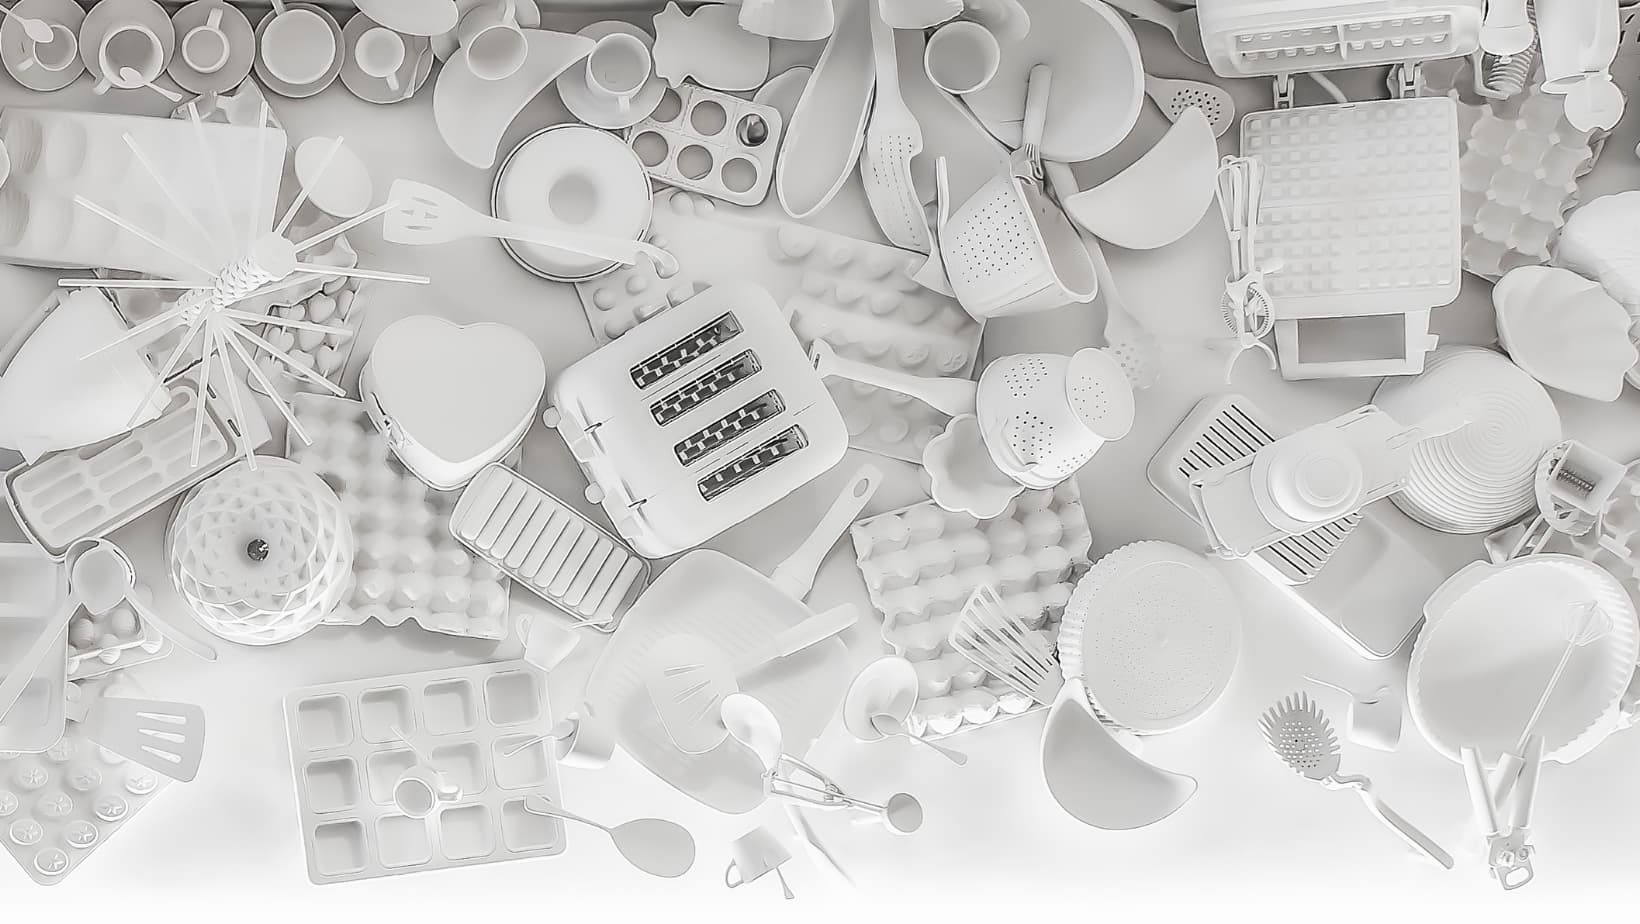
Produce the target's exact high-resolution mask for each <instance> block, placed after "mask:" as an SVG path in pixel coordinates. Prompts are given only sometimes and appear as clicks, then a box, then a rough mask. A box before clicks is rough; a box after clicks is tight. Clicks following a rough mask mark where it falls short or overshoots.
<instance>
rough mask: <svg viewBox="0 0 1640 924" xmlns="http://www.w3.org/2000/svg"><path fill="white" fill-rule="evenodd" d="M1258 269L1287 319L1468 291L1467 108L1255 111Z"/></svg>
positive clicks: (1412, 303)
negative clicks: (1463, 188) (1464, 253)
mask: <svg viewBox="0 0 1640 924" xmlns="http://www.w3.org/2000/svg"><path fill="white" fill-rule="evenodd" d="M1241 150H1242V153H1243V154H1245V155H1247V156H1249V157H1258V158H1260V159H1261V160H1263V161H1264V164H1265V167H1266V171H1265V182H1264V191H1263V204H1262V206H1261V207H1260V209H1259V215H1258V238H1257V246H1256V254H1255V257H1256V262H1257V263H1258V265H1260V266H1272V267H1273V266H1280V267H1281V269H1280V271H1279V272H1275V273H1272V274H1271V275H1270V276H1268V277H1266V279H1265V285H1266V287H1267V288H1268V289H1269V293H1270V295H1271V296H1272V297H1273V299H1274V303H1275V308H1274V311H1275V317H1276V320H1278V321H1288V320H1298V319H1306V318H1342V317H1359V316H1363V315H1381V314H1402V313H1405V312H1409V311H1418V310H1422V309H1427V308H1438V307H1440V306H1442V305H1446V304H1448V303H1450V302H1451V301H1452V300H1453V299H1455V298H1457V296H1458V288H1459V285H1460V276H1461V275H1462V274H1461V272H1460V265H1459V257H1458V253H1459V247H1460V244H1461V238H1462V223H1461V221H1460V219H1459V205H1460V197H1459V186H1458V128H1457V107H1456V105H1455V104H1454V103H1453V101H1452V100H1449V99H1445V98H1443V97H1431V98H1406V99H1389V100H1377V101H1373V102H1361V103H1341V104H1338V105H1333V106H1310V107H1305V108H1301V109H1277V110H1269V111H1265V112H1253V113H1249V114H1248V115H1247V116H1245V117H1244V118H1243V119H1242V121H1241Z"/></svg>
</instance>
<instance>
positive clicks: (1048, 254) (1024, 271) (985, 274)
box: [938, 65, 1098, 319]
mask: <svg viewBox="0 0 1640 924" xmlns="http://www.w3.org/2000/svg"><path fill="white" fill-rule="evenodd" d="M1051 82H1052V71H1051V70H1050V69H1049V68H1047V67H1046V66H1043V65H1038V66H1037V67H1036V68H1035V69H1034V70H1032V71H1031V80H1030V84H1029V87H1028V88H1027V90H1026V99H1025V127H1024V138H1025V143H1024V144H1023V145H1022V146H1021V147H1020V149H1019V150H1018V151H1016V152H1015V154H1014V157H1013V162H1012V165H1011V169H1010V170H1009V171H1008V172H1006V173H1002V174H998V175H997V176H996V177H995V178H993V179H992V180H991V181H990V182H988V183H986V184H985V185H984V186H981V187H980V188H979V190H978V191H976V192H975V193H974V194H973V196H971V197H970V198H969V199H968V201H967V202H964V203H963V204H962V205H961V206H960V207H958V208H957V210H956V212H955V214H953V215H951V216H950V217H949V218H948V219H947V220H945V221H944V222H942V223H941V226H940V228H939V229H938V243H939V248H940V255H941V257H942V259H943V261H944V263H945V272H946V275H947V277H948V278H949V280H950V283H951V290H952V291H953V292H955V293H956V296H957V301H958V302H960V303H961V304H962V307H963V308H964V309H966V310H967V311H968V313H969V314H971V315H973V316H974V317H976V318H980V319H985V318H992V317H1002V316H1005V315H1015V314H1026V313H1029V312H1032V311H1043V310H1046V309H1049V308H1059V307H1061V306H1064V305H1068V304H1071V303H1072V302H1091V301H1093V299H1094V295H1095V294H1096V293H1097V291H1098V279H1097V276H1096V274H1095V271H1094V267H1093V259H1092V258H1091V257H1089V256H1088V250H1087V247H1086V246H1084V245H1083V243H1082V238H1081V236H1080V235H1078V234H1077V232H1076V228H1075V227H1073V226H1072V225H1071V222H1070V219H1069V218H1067V217H1066V216H1065V213H1064V212H1063V211H1062V210H1061V209H1060V208H1059V206H1058V205H1057V204H1056V203H1055V202H1054V201H1053V200H1052V199H1051V198H1049V196H1048V194H1047V191H1046V190H1045V189H1044V188H1043V180H1042V177H1043V173H1042V162H1041V160H1040V159H1039V158H1038V155H1037V152H1038V150H1039V148H1038V146H1039V145H1040V144H1041V141H1042V129H1043V121H1044V119H1045V118H1046V117H1047V108H1048V90H1049V85H1050V84H1051Z"/></svg>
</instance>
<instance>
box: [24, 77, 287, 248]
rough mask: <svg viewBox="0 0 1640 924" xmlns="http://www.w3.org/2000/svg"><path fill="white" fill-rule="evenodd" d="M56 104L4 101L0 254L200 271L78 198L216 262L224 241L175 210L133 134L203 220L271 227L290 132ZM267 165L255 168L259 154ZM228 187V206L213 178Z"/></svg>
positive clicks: (208, 225) (238, 226)
mask: <svg viewBox="0 0 1640 924" xmlns="http://www.w3.org/2000/svg"><path fill="white" fill-rule="evenodd" d="M201 133H202V134H203V135H204V139H205V140H204V142H203V144H201V142H200V141H199V137H198V136H197V135H196V134H195V130H194V127H193V126H192V125H191V124H190V123H188V122H186V121H182V120H175V119H152V118H144V117H140V116H127V115H112V114H107V113H97V112H77V111H76V112H69V111H63V110H53V109H16V108H8V109H5V110H4V111H0V139H3V140H4V142H5V146H6V150H7V151H8V152H10V154H11V175H10V176H9V177H8V178H7V179H6V183H5V187H4V189H3V190H0V259H5V260H6V261H7V262H13V263H27V264H35V265H39V266H90V267H105V268H109V269H122V270H135V271H139V272H144V273H154V274H158V275H162V276H164V277H166V278H173V279H192V278H197V277H198V275H199V271H198V270H196V269H194V268H192V267H190V266H189V265H188V264H187V263H186V262H183V261H181V260H178V259H177V258H176V257H173V256H171V255H169V254H167V253H165V252H164V251H163V250H161V249H159V248H158V247H155V246H154V245H152V244H149V243H147V242H146V241H143V240H142V239H140V238H138V237H137V236H136V235H134V234H130V233H128V232H126V231H123V230H121V229H120V228H118V227H116V226H115V225H114V224H113V223H111V222H109V221H108V220H107V219H105V218H102V217H100V216H98V215H96V214H93V213H92V212H90V211H89V210H87V209H84V208H82V207H80V206H78V205H75V204H74V197H75V196H76V195H79V196H84V197H85V198H87V199H89V200H91V201H92V202H95V203H96V204H97V205H100V206H102V207H103V208H105V209H107V210H108V211H110V212H113V213H114V214H116V215H119V216H120V217H121V218H124V219H126V220H127V221H130V222H134V223H135V224H137V225H138V226H139V227H141V228H142V229H143V230H145V231H147V232H149V233H150V234H152V235H154V236H155V237H157V238H159V239H161V240H164V241H167V242H169V243H171V244H172V245H173V246H175V247H177V248H179V249H181V251H182V252H183V253H185V254H189V255H191V256H193V257H194V258H195V259H199V260H201V262H203V263H204V264H205V265H206V266H212V265H214V264H213V261H212V260H211V259H209V257H210V255H211V254H212V253H214V252H216V251H217V249H218V248H220V247H221V246H222V243H221V242H220V241H217V240H205V239H203V236H202V235H201V234H200V232H199V231H198V230H197V229H196V228H195V226H194V225H193V224H192V223H190V222H189V221H187V220H186V219H184V218H183V217H181V216H180V215H178V214H177V213H176V209H175V208H174V207H173V206H171V204H170V202H169V200H168V199H167V198H166V196H165V193H164V192H163V191H162V189H161V187H160V186H159V184H157V183H155V182H154V179H153V178H152V177H151V176H149V175H148V171H147V170H146V169H145V168H144V167H143V166H142V164H141V162H140V161H139V160H138V159H137V157H136V156H135V155H134V154H133V153H132V151H131V149H130V148H128V147H127V146H126V142H125V137H126V136H127V135H129V136H130V137H131V138H132V140H133V141H135V143H136V144H137V146H138V147H139V148H140V149H141V150H142V154H143V156H144V157H146V158H147V160H148V162H149V163H150V164H152V165H153V167H154V169H155V170H157V171H159V172H160V174H161V175H162V176H163V177H164V179H165V183H166V185H167V186H169V187H170V188H171V190H172V192H174V193H175V194H176V196H177V198H178V199H179V200H180V201H181V202H182V204H183V205H184V206H185V207H187V208H188V209H190V210H191V211H192V212H193V213H194V215H195V216H196V217H197V218H198V220H199V222H200V224H201V225H202V226H203V227H205V228H211V227H213V222H221V223H219V224H215V225H214V227H217V228H221V227H224V226H225V227H229V228H235V229H243V228H246V227H251V226H253V224H254V227H256V228H259V229H266V228H270V227H272V224H273V217H272V216H273V206H274V198H275V196H277V195H278V192H279V177H280V174H281V173H282V172H283V169H284V163H285V134H284V132H282V131H279V130H277V129H269V128H264V129H258V128H254V127H240V126H233V125H217V124H206V125H203V126H202V132H201ZM257 164H261V173H260V174H257V173H256V172H255V171H256V165H257ZM211 170H214V171H215V173H216V177H217V181H218V184H219V185H220V188H221V189H223V190H225V191H226V192H227V194H228V195H227V197H226V199H227V215H226V216H225V217H219V216H220V213H221V211H222V208H221V206H220V205H219V204H218V202H217V199H216V195H215V193H214V192H213V189H214V188H216V187H215V186H213V184H211V183H209V182H202V181H201V177H205V176H207V175H209V174H208V172H209V171H211Z"/></svg>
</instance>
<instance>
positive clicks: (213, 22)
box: [205, 6, 222, 32]
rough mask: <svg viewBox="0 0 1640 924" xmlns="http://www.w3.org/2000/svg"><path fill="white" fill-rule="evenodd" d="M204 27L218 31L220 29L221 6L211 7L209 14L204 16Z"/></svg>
mask: <svg viewBox="0 0 1640 924" xmlns="http://www.w3.org/2000/svg"><path fill="white" fill-rule="evenodd" d="M205 28H207V29H215V30H217V31H218V32H220V31H221V30H222V7H220V6H213V7H211V13H210V15H209V16H206V17H205Z"/></svg>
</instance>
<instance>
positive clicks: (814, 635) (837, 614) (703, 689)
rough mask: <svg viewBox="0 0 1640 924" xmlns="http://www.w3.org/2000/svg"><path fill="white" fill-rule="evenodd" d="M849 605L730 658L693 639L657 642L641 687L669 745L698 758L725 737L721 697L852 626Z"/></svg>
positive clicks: (854, 616)
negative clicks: (757, 673)
mask: <svg viewBox="0 0 1640 924" xmlns="http://www.w3.org/2000/svg"><path fill="white" fill-rule="evenodd" d="M858 618H859V613H858V612H857V611H856V609H855V607H854V605H853V604H851V603H845V604H843V605H841V606H836V607H833V608H831V609H829V610H827V611H825V612H823V613H819V614H817V615H814V616H810V617H809V618H808V619H805V620H803V621H802V622H799V623H798V624H797V625H795V626H792V627H791V628H790V629H787V630H785V631H784V632H781V633H780V634H778V635H776V636H774V637H773V638H770V639H767V640H765V641H763V642H762V643H761V644H759V645H757V646H756V647H754V648H752V649H751V650H749V651H747V652H744V653H742V654H740V655H738V656H736V657H733V658H730V657H729V656H728V655H726V654H725V653H724V652H723V650H722V649H721V648H719V647H718V646H716V645H714V644H712V643H711V642H710V641H707V640H705V639H701V638H699V637H697V636H693V635H672V636H668V637H666V638H663V639H661V640H660V641H659V642H657V643H656V644H655V646H654V647H653V648H651V649H650V652H649V660H648V670H647V676H646V677H645V686H646V687H647V689H648V691H649V699H650V701H651V702H652V703H654V705H655V710H656V711H657V712H659V713H660V716H661V723H662V724H663V725H665V726H666V732H667V734H668V735H670V736H671V738H672V743H673V744H675V745H677V746H678V749H679V750H682V751H683V752H684V753H686V754H704V753H706V752H707V751H710V750H711V749H712V748H715V747H717V746H718V745H719V744H721V743H722V742H723V739H724V737H725V736H726V735H727V734H728V732H727V730H725V729H724V727H723V725H722V723H720V722H718V721H717V717H718V714H719V712H720V711H721V710H720V708H719V705H720V703H721V702H722V701H723V699H724V697H725V696H728V695H731V694H733V693H736V692H738V686H737V683H738V680H739V678H740V677H742V676H744V675H747V674H751V673H753V672H755V671H758V670H760V669H762V668H763V667H765V666H766V665H768V664H770V663H771V662H774V661H777V660H779V659H781V658H784V657H786V656H787V655H791V654H795V653H797V652H799V651H802V650H804V649H805V648H808V647H809V646H811V645H815V644H818V643H820V642H823V641H825V640H826V639H828V638H831V637H833V636H835V635H837V634H838V633H840V632H842V631H844V630H846V629H848V628H849V627H850V626H852V625H854V623H855V621H856V620H857V619H858Z"/></svg>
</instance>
